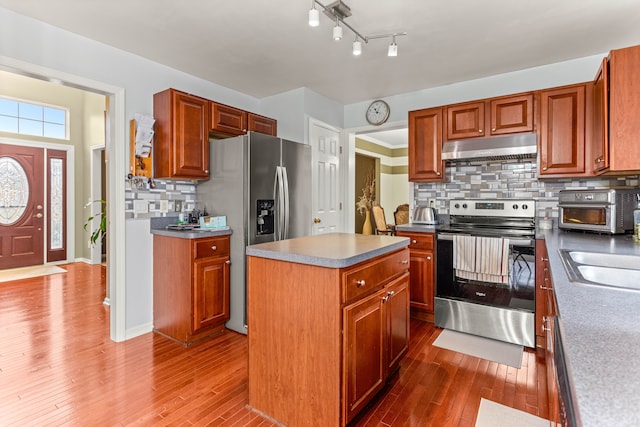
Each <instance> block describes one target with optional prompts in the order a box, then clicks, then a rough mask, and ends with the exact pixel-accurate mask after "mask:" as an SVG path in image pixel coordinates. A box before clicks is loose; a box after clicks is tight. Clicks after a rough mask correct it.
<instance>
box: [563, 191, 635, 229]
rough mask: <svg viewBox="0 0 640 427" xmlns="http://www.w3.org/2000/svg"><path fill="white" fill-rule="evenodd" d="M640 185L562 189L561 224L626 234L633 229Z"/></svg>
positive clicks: (574, 227) (564, 227)
mask: <svg viewBox="0 0 640 427" xmlns="http://www.w3.org/2000/svg"><path fill="white" fill-rule="evenodd" d="M639 194H640V188H603V189H596V190H561V191H560V194H559V198H558V210H559V212H558V228H562V229H566V230H582V231H592V232H596V233H605V234H624V233H627V232H631V231H633V209H634V208H635V207H636V203H637V202H636V200H637V198H638V195H639Z"/></svg>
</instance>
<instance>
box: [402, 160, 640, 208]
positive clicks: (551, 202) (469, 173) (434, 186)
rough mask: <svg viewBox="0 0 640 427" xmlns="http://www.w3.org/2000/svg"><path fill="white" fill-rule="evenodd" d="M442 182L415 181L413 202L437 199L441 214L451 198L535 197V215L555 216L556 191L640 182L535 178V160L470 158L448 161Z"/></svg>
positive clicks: (603, 179)
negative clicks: (467, 160) (466, 160)
mask: <svg viewBox="0 0 640 427" xmlns="http://www.w3.org/2000/svg"><path fill="white" fill-rule="evenodd" d="M445 173H446V175H445V177H446V178H445V182H437V183H416V184H414V187H413V189H414V190H413V199H414V200H413V202H414V205H425V206H426V205H428V200H429V199H436V209H437V210H438V213H440V214H448V213H449V200H451V199H501V198H520V199H534V200H536V202H537V203H536V205H537V211H538V212H537V216H545V215H551V216H552V217H554V218H555V217H557V216H558V192H559V191H560V190H564V189H595V188H614V187H616V188H617V187H632V188H634V187H635V188H637V187H638V186H639V182H640V181H639V179H638V176H627V177H590V178H553V179H552V178H545V179H537V173H538V171H537V164H536V162H535V160H532V159H526V160H524V159H523V160H503V161H500V162H498V161H491V162H487V161H482V160H478V161H469V162H460V163H451V164H447V168H446V172H445Z"/></svg>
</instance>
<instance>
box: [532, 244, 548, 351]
mask: <svg viewBox="0 0 640 427" xmlns="http://www.w3.org/2000/svg"><path fill="white" fill-rule="evenodd" d="M550 280H551V278H550V275H549V260H548V257H547V245H546V244H545V241H544V240H543V239H537V240H536V290H535V301H536V319H535V324H536V341H537V347H542V348H544V347H545V346H546V331H547V319H546V317H547V316H549V315H550V314H551V312H550V307H549V306H548V305H547V299H548V298H547V294H548V293H549V288H550V283H549V282H550Z"/></svg>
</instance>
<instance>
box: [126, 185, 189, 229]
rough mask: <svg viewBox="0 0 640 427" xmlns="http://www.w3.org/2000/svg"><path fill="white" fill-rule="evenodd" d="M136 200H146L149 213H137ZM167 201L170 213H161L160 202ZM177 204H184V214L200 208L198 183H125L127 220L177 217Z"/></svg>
mask: <svg viewBox="0 0 640 427" xmlns="http://www.w3.org/2000/svg"><path fill="white" fill-rule="evenodd" d="M134 200H146V201H147V202H148V203H149V212H148V213H135V212H134V209H133V205H134ZM161 200H167V202H168V203H167V204H168V212H166V213H164V212H161V211H160V201H161ZM176 202H179V203H182V212H191V211H192V210H193V209H195V208H200V206H198V202H197V200H196V183H195V182H193V181H174V180H162V179H154V180H148V179H146V178H144V179H142V178H133V179H131V180H129V179H127V180H126V181H125V218H127V219H129V218H157V217H177V216H178V212H177V211H176Z"/></svg>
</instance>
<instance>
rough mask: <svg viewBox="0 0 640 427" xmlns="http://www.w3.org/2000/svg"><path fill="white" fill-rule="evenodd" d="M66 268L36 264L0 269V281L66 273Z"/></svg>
mask: <svg viewBox="0 0 640 427" xmlns="http://www.w3.org/2000/svg"><path fill="white" fill-rule="evenodd" d="M66 272H67V270H65V269H64V268H60V267H56V266H55V265H34V266H31V267H22V268H11V269H9V270H2V271H0V282H9V281H11V280H20V279H28V278H29V277H38V276H48V275H49V274H57V273H66Z"/></svg>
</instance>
